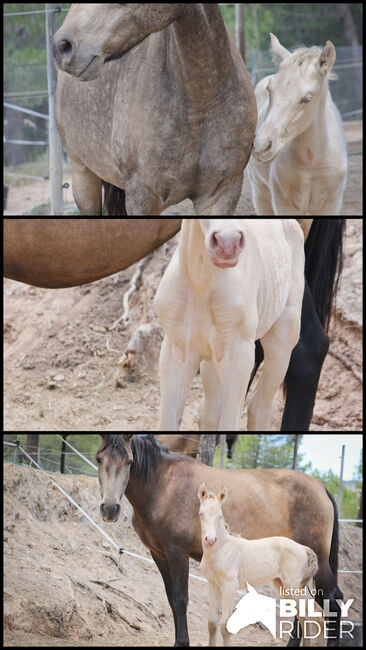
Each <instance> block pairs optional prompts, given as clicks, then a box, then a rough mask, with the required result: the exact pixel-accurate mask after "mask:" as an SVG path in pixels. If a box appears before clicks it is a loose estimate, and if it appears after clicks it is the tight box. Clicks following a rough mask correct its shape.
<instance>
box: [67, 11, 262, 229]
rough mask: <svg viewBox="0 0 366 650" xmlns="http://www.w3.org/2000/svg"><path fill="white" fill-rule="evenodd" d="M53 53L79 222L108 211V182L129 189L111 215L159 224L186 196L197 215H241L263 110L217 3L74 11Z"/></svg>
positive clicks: (70, 14) (125, 189) (111, 200)
mask: <svg viewBox="0 0 366 650" xmlns="http://www.w3.org/2000/svg"><path fill="white" fill-rule="evenodd" d="M54 54H55V58H56V62H57V66H58V68H59V69H60V71H61V72H60V74H59V78H58V84H57V107H58V108H57V113H58V126H59V130H60V133H61V136H62V138H63V141H64V144H65V147H66V149H67V151H68V154H69V156H70V158H71V160H72V163H73V179H72V182H73V193H74V198H75V201H76V203H77V205H78V207H79V208H80V211H81V213H82V214H87V215H89V216H90V215H93V214H94V215H100V214H101V195H102V179H103V181H107V182H108V183H110V184H112V185H114V186H116V187H117V188H120V190H123V193H121V191H120V192H119V194H120V195H121V194H122V196H123V201H122V204H121V205H120V207H119V210H120V211H119V212H111V213H110V214H117V215H118V216H119V215H124V214H130V215H160V214H161V213H162V211H163V210H164V209H165V208H167V207H169V206H170V205H173V204H176V203H179V202H180V201H182V200H183V199H185V198H190V199H192V201H193V204H194V207H195V210H196V213H197V214H199V215H205V214H211V215H214V214H216V215H232V214H234V212H235V208H236V206H237V203H238V201H239V197H240V193H241V187H242V182H243V171H244V168H245V166H246V164H247V162H248V159H249V156H250V152H251V148H252V143H253V138H254V132H255V127H256V121H257V108H256V102H255V97H254V91H253V88H252V85H251V82H250V78H249V76H248V73H247V71H246V68H245V65H244V62H243V59H242V58H241V56H240V54H239V51H238V50H237V48H236V47H235V44H234V42H233V40H232V38H231V35H230V33H229V30H228V29H227V27H226V25H225V23H224V21H223V18H222V16H221V12H220V9H219V6H218V5H216V4H195V3H194V4H192V3H178V4H174V3H170V2H167V3H132V4H125V3H122V4H113V3H107V4H100V3H99V4H73V5H72V7H71V9H70V11H69V13H68V15H67V17H66V19H65V21H64V23H63V25H62V27H61V28H60V29H59V30H58V31H57V32H56V34H55V36H54ZM112 59H113V60H112ZM65 73H67V74H65ZM80 82H87V83H80ZM124 192H125V196H124ZM107 195H108V193H107ZM124 200H125V202H126V206H124V205H123V203H124ZM110 202H111V203H113V199H110ZM125 207H126V210H127V211H124V210H125ZM114 209H116V206H114V207H113V208H112V210H114Z"/></svg>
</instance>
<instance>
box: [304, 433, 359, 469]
mask: <svg viewBox="0 0 366 650" xmlns="http://www.w3.org/2000/svg"><path fill="white" fill-rule="evenodd" d="M342 445H345V446H346V449H345V459H344V472H343V479H344V480H345V481H350V480H351V479H352V478H353V473H354V471H355V465H356V466H357V465H358V463H359V459H360V451H361V449H362V434H353V433H346V434H345V433H340V434H327V435H322V434H319V435H318V434H314V433H313V434H305V435H304V436H303V439H302V443H301V446H300V453H301V454H304V460H305V461H309V460H310V461H311V462H312V464H313V468H314V469H315V468H316V469H318V470H320V471H321V472H326V471H327V470H328V469H331V470H332V471H333V472H335V474H337V475H338V476H339V474H340V469H341V454H342Z"/></svg>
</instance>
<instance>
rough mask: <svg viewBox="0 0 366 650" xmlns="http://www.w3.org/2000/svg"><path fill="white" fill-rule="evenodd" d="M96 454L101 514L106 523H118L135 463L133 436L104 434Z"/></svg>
mask: <svg viewBox="0 0 366 650" xmlns="http://www.w3.org/2000/svg"><path fill="white" fill-rule="evenodd" d="M100 435H101V438H102V444H101V446H100V447H99V449H98V451H97V454H96V457H95V459H96V461H97V464H98V478H99V484H100V491H101V495H102V504H101V506H100V512H101V515H102V517H103V520H104V521H117V519H118V517H119V514H120V511H121V506H120V502H121V499H122V497H123V495H124V493H125V490H126V487H127V483H128V481H129V478H130V468H131V465H132V463H133V452H132V437H133V434H132V433H131V434H123V435H122V434H119V433H113V434H112V433H103V434H100Z"/></svg>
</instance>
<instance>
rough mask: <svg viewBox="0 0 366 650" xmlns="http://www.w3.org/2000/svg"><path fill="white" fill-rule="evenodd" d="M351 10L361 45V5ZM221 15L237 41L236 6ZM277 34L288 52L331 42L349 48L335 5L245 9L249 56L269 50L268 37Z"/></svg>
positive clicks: (277, 4) (254, 5) (274, 4)
mask: <svg viewBox="0 0 366 650" xmlns="http://www.w3.org/2000/svg"><path fill="white" fill-rule="evenodd" d="M349 8H350V11H351V14H352V18H353V20H354V23H355V27H356V30H357V32H358V38H359V40H360V43H362V4H361V3H350V4H349ZM221 11H222V15H223V17H224V20H225V22H226V24H227V26H228V27H229V29H230V32H231V34H232V36H233V37H234V38H235V6H234V5H228V6H227V5H226V6H221ZM270 32H272V33H274V34H275V35H276V36H277V37H278V38H279V39H280V41H281V42H282V41H283V43H284V44H285V46H286V47H288V48H290V49H291V48H295V47H298V46H299V45H306V46H310V45H325V42H326V41H327V40H328V39H329V40H332V41H333V43H334V44H335V46H336V47H337V46H338V47H339V46H342V45H344V46H346V45H350V43H349V42H348V41H347V40H346V36H345V33H344V32H345V30H344V25H343V23H342V21H341V19H340V15H339V12H338V11H337V6H336V4H335V3H327V2H307V3H298V2H270V3H247V4H246V5H245V36H246V49H247V54H248V52H249V51H250V50H258V49H259V50H267V49H268V48H269V43H270V37H269V33H270Z"/></svg>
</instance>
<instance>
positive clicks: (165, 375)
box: [159, 337, 200, 431]
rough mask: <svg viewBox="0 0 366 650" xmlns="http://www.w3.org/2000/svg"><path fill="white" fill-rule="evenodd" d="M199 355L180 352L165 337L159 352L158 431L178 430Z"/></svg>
mask: <svg viewBox="0 0 366 650" xmlns="http://www.w3.org/2000/svg"><path fill="white" fill-rule="evenodd" d="M199 363H200V359H199V356H198V355H197V354H196V353H195V352H193V351H189V350H187V351H186V352H185V354H184V352H181V351H180V350H179V349H178V348H177V346H176V345H173V343H171V342H170V341H169V340H168V338H167V337H165V338H164V341H163V344H162V346H161V352H160V382H161V412H160V425H159V431H179V424H180V420H181V417H182V413H183V409H184V405H185V403H186V399H187V395H188V390H189V387H190V385H191V383H192V380H193V378H194V376H195V375H196V373H197V370H198V368H199Z"/></svg>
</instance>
